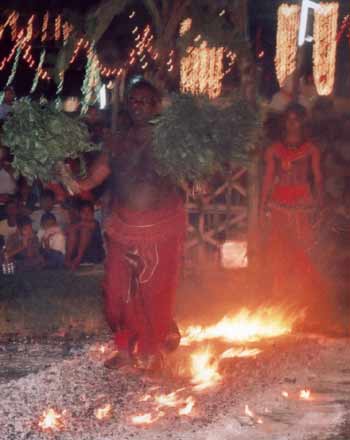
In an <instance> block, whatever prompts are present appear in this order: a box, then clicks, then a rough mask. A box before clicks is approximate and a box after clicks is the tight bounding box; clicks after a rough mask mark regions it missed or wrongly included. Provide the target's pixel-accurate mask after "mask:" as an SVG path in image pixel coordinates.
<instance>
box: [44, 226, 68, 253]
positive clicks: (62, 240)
mask: <svg viewBox="0 0 350 440" xmlns="http://www.w3.org/2000/svg"><path fill="white" fill-rule="evenodd" d="M38 238H39V240H40V242H41V244H42V245H43V247H45V243H47V244H48V246H49V247H48V249H52V250H53V251H58V252H61V253H62V254H63V255H65V254H66V236H65V235H64V233H63V232H62V229H61V228H60V227H59V226H52V227H51V228H48V229H46V230H44V229H40V230H39V232H38Z"/></svg>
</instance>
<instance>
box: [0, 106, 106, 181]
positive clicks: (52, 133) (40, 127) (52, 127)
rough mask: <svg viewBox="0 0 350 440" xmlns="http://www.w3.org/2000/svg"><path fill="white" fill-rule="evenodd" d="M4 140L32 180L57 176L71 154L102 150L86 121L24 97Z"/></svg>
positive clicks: (21, 171)
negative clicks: (91, 139)
mask: <svg viewBox="0 0 350 440" xmlns="http://www.w3.org/2000/svg"><path fill="white" fill-rule="evenodd" d="M1 143H2V144H3V145H6V146H8V147H9V148H10V150H11V153H12V154H13V156H14V160H13V162H12V165H13V168H14V170H15V172H16V173H17V174H21V175H22V176H24V177H26V178H27V179H28V180H29V181H32V180H33V179H35V178H39V179H41V180H43V181H48V180H51V179H52V178H54V177H55V167H56V166H57V164H58V163H60V162H62V161H64V160H65V159H68V158H73V159H74V158H78V157H79V155H80V154H82V153H85V152H88V151H93V150H98V149H99V148H100V146H99V145H96V144H93V143H91V142H90V141H89V132H88V129H87V127H86V125H85V124H84V123H83V122H82V121H80V120H78V119H76V118H73V117H71V116H69V115H67V114H65V113H63V112H60V111H59V110H57V109H56V108H55V107H54V106H49V105H45V106H42V105H40V104H39V103H36V102H31V101H29V100H27V99H21V100H19V101H17V102H16V103H14V105H13V109H12V114H11V116H9V117H8V119H7V120H6V122H5V123H4V125H3V133H2V136H1Z"/></svg>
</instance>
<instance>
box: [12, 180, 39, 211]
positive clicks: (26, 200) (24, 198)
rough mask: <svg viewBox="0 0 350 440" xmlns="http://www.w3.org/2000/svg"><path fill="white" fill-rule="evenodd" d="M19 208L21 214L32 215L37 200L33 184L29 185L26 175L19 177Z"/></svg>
mask: <svg viewBox="0 0 350 440" xmlns="http://www.w3.org/2000/svg"><path fill="white" fill-rule="evenodd" d="M16 197H17V200H18V209H19V212H20V214H21V215H30V214H31V213H32V212H33V211H34V209H35V204H36V201H37V198H36V195H35V192H34V190H33V186H32V185H29V183H28V182H27V180H26V179H25V178H24V177H20V178H19V179H18V191H17V195H16Z"/></svg>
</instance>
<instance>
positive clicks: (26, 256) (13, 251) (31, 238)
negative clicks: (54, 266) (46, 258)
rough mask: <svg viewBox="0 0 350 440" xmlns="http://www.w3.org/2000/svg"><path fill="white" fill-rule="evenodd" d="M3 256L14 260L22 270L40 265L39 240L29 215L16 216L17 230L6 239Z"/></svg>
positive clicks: (41, 263) (41, 261)
mask: <svg viewBox="0 0 350 440" xmlns="http://www.w3.org/2000/svg"><path fill="white" fill-rule="evenodd" d="M4 257H5V258H6V259H7V260H8V261H14V262H16V266H17V267H18V268H20V269H22V270H32V269H36V268H41V267H42V265H43V260H42V257H41V255H40V246H39V240H38V237H37V236H36V234H35V232H34V231H33V227H32V221H31V219H30V217H28V216H21V217H18V218H17V231H16V232H15V233H14V234H12V235H10V236H9V238H8V239H7V242H6V249H5V250H4Z"/></svg>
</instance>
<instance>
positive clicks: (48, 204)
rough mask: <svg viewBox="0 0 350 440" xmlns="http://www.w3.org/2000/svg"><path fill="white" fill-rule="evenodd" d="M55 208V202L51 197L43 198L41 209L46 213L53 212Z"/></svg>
mask: <svg viewBox="0 0 350 440" xmlns="http://www.w3.org/2000/svg"><path fill="white" fill-rule="evenodd" d="M53 206H54V201H53V199H52V198H51V197H42V198H41V199H40V208H41V209H43V210H44V211H51V209H52V208H53Z"/></svg>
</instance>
